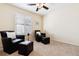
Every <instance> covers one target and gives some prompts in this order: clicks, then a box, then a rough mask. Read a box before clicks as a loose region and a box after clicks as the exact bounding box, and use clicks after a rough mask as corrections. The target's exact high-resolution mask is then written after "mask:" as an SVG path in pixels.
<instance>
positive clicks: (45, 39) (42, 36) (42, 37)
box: [35, 30, 50, 44]
mask: <svg viewBox="0 0 79 59" xmlns="http://www.w3.org/2000/svg"><path fill="white" fill-rule="evenodd" d="M37 32H39V33H40V34H39V33H37ZM35 40H36V41H37V42H42V43H44V44H48V43H50V37H46V34H45V33H41V32H40V30H35Z"/></svg>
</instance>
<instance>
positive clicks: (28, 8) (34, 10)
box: [11, 3, 54, 15]
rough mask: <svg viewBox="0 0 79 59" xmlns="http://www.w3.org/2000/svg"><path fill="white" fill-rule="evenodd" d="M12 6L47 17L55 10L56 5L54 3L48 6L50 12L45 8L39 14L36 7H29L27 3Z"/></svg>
mask: <svg viewBox="0 0 79 59" xmlns="http://www.w3.org/2000/svg"><path fill="white" fill-rule="evenodd" d="M11 5H14V6H16V7H19V8H22V9H25V10H29V11H31V12H34V13H37V14H40V15H46V14H48V13H49V12H50V11H51V10H52V9H54V7H53V6H54V4H53V3H48V4H47V6H48V7H49V9H48V10H45V9H44V8H42V9H40V10H39V11H38V12H36V8H37V7H36V6H29V5H28V4H27V3H12V4H11Z"/></svg>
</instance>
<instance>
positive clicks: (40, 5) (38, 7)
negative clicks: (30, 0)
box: [28, 3, 49, 11]
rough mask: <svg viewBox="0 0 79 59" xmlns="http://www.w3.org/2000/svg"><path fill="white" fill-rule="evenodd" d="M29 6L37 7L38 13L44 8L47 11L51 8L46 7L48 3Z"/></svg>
mask: <svg viewBox="0 0 79 59" xmlns="http://www.w3.org/2000/svg"><path fill="white" fill-rule="evenodd" d="M28 5H31V6H32V5H33V6H34V5H35V6H36V7H37V8H36V11H38V10H39V9H41V8H44V9H46V10H48V9H49V8H48V7H47V6H46V3H34V4H28Z"/></svg>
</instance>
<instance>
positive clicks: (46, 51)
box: [0, 41, 79, 56]
mask: <svg viewBox="0 0 79 59" xmlns="http://www.w3.org/2000/svg"><path fill="white" fill-rule="evenodd" d="M0 55H1V56H22V55H19V54H18V51H16V52H14V53H13V54H10V55H9V54H7V53H5V52H3V51H2V49H0ZM29 56H79V46H74V45H70V44H65V43H61V42H58V41H51V42H50V44H47V45H45V44H42V43H41V42H36V41H34V50H33V51H32V52H31V53H30V55H29Z"/></svg>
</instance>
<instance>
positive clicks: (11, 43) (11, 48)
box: [0, 31, 23, 54]
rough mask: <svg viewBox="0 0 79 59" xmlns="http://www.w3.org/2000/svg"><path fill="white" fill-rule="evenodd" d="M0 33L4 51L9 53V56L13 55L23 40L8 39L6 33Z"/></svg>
mask: <svg viewBox="0 0 79 59" xmlns="http://www.w3.org/2000/svg"><path fill="white" fill-rule="evenodd" d="M0 33H1V40H2V45H3V51H4V52H6V53H8V54H11V53H13V52H15V51H16V50H17V44H18V43H19V42H22V41H23V40H21V39H16V38H14V39H12V38H8V37H7V34H6V32H5V31H3V32H0Z"/></svg>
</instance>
